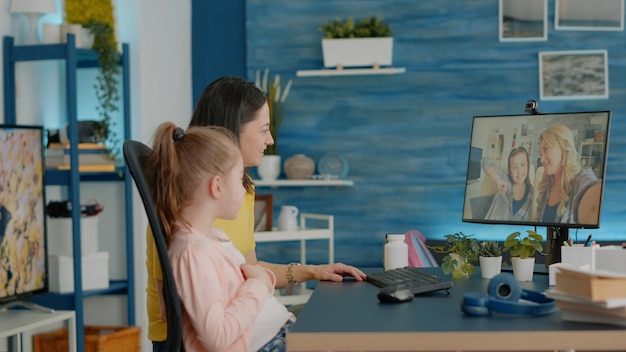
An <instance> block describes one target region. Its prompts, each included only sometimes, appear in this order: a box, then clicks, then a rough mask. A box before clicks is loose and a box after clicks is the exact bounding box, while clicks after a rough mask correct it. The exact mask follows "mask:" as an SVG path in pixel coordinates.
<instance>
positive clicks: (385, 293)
mask: <svg viewBox="0 0 626 352" xmlns="http://www.w3.org/2000/svg"><path fill="white" fill-rule="evenodd" d="M376 296H377V297H378V300H379V301H380V302H381V303H399V302H408V301H411V300H413V293H412V292H411V291H410V290H408V289H406V288H402V287H394V286H389V287H383V288H381V289H380V291H378V294H377V295H376Z"/></svg>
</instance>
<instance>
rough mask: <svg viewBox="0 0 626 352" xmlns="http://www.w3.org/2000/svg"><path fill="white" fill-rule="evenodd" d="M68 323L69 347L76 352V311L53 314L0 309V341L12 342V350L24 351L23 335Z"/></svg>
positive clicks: (58, 311)
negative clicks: (49, 326) (57, 324)
mask: <svg viewBox="0 0 626 352" xmlns="http://www.w3.org/2000/svg"><path fill="white" fill-rule="evenodd" d="M65 321H67V329H68V346H67V347H66V348H69V351H70V352H75V351H76V315H75V313H74V311H72V310H69V311H64V310H57V311H53V312H51V313H49V312H42V311H38V310H28V309H17V310H1V309H0V339H3V338H8V339H9V340H10V341H12V343H13V346H12V350H14V351H22V338H23V333H25V332H27V331H31V330H34V329H38V328H41V327H44V326H48V325H52V324H56V323H59V322H65Z"/></svg>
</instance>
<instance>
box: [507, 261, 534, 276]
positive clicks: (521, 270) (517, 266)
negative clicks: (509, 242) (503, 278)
mask: <svg viewBox="0 0 626 352" xmlns="http://www.w3.org/2000/svg"><path fill="white" fill-rule="evenodd" d="M511 263H512V264H513V276H515V279H516V280H517V281H533V270H534V269H535V257H531V258H524V259H522V258H520V257H513V258H511Z"/></svg>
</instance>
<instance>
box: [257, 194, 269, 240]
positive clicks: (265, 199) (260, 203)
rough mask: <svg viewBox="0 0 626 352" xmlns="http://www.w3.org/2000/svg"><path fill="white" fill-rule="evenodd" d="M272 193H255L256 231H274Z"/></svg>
mask: <svg viewBox="0 0 626 352" xmlns="http://www.w3.org/2000/svg"><path fill="white" fill-rule="evenodd" d="M272 199H273V197H272V195H271V194H255V195H254V231H272V206H273V204H272Z"/></svg>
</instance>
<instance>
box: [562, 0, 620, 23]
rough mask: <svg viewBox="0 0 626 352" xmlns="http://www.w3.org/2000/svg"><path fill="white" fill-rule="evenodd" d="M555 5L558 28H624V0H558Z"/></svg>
mask: <svg viewBox="0 0 626 352" xmlns="http://www.w3.org/2000/svg"><path fill="white" fill-rule="evenodd" d="M555 7H556V8H555V10H554V28H555V29H557V30H583V31H623V30H624V0H593V1H590V0H556V3H555Z"/></svg>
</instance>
